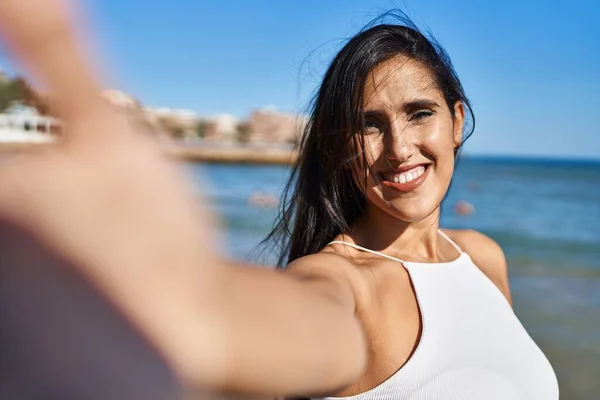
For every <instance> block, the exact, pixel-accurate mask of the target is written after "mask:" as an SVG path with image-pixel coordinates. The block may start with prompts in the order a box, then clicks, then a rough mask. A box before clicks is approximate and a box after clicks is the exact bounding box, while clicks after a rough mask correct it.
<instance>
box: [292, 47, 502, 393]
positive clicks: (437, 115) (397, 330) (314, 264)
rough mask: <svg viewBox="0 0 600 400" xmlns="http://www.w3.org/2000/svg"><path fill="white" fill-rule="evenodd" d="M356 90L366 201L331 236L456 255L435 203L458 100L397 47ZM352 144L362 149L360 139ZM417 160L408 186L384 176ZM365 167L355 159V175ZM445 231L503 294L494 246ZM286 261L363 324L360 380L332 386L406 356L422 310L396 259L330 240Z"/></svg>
mask: <svg viewBox="0 0 600 400" xmlns="http://www.w3.org/2000/svg"><path fill="white" fill-rule="evenodd" d="M364 95H365V96H364V98H365V104H364V109H365V122H366V128H365V131H364V132H359V133H357V135H364V143H365V154H364V157H365V158H364V161H366V164H367V165H368V169H367V171H366V177H367V180H366V187H364V185H363V184H359V185H360V186H361V187H362V189H363V192H364V193H365V195H366V198H367V206H366V210H365V212H364V213H363V214H362V215H361V216H360V217H359V218H358V219H357V221H356V222H355V223H354V225H353V226H352V227H351V230H350V231H349V232H346V233H344V234H342V235H339V236H338V237H336V238H335V240H344V241H346V242H350V243H355V244H358V245H360V246H363V247H367V248H370V249H372V250H377V251H381V252H383V253H385V254H387V255H392V256H396V257H397V258H400V259H402V260H406V261H418V262H426V263H435V262H449V261H453V260H455V259H456V258H457V257H458V256H459V254H458V252H457V250H456V249H455V248H453V247H452V246H451V245H450V244H449V243H448V242H447V241H445V240H444V239H442V238H441V237H440V235H439V234H438V232H437V230H438V228H439V217H440V203H441V202H442V199H443V198H444V196H445V194H446V192H447V190H448V188H449V185H450V181H451V178H452V175H453V173H454V163H455V159H454V155H455V149H456V148H457V147H459V146H460V145H461V142H462V130H463V124H464V114H465V111H464V107H463V105H462V103H460V102H457V103H456V104H453V105H452V111H453V112H452V111H451V109H450V108H449V106H448V104H447V102H446V101H445V99H444V97H443V95H442V92H441V91H440V89H439V88H438V86H437V85H436V83H435V81H434V79H433V76H432V75H431V73H430V72H429V70H428V69H427V68H426V67H424V66H423V65H421V64H419V63H418V62H416V61H413V60H410V59H407V58H405V57H396V58H393V59H391V60H388V61H386V62H384V63H382V64H380V65H379V66H378V67H376V68H375V69H374V70H373V71H372V72H371V74H370V75H369V77H368V80H367V83H366V85H365V88H364ZM356 152H357V154H359V155H360V153H361V152H360V149H358V148H357V150H356ZM359 159H360V160H359V161H362V158H360V157H359ZM418 165H422V166H424V167H425V172H424V173H423V174H422V175H421V176H420V177H419V178H417V179H416V180H415V181H416V182H417V185H416V187H414V188H411V187H410V185H408V186H407V184H401V185H397V184H395V183H391V182H390V181H387V179H393V178H390V177H389V175H388V174H389V173H392V172H394V171H404V170H405V169H406V168H408V167H411V166H418ZM364 172H365V171H364V170H362V169H361V168H360V167H359V171H358V175H360V176H363V173H364ZM361 181H362V182H364V180H362V179H361V178H360V177H359V178H357V182H361ZM413 186H414V185H413ZM398 187H400V188H401V189H407V188H408V189H411V190H398ZM444 232H445V233H446V234H448V235H449V236H450V237H451V238H452V239H453V240H454V241H455V242H457V243H458V244H459V246H461V248H462V249H463V250H465V251H467V252H468V253H469V255H470V256H471V258H472V259H473V260H474V262H475V263H476V264H477V265H478V266H479V268H481V270H482V271H483V272H484V273H486V274H487V275H488V277H490V279H491V280H492V281H493V282H494V283H495V284H496V285H497V286H498V288H499V289H500V290H501V291H502V292H503V293H504V295H505V296H506V297H507V298H508V299H510V294H509V290H508V283H507V278H506V264H505V261H504V255H503V253H502V250H501V249H500V248H499V246H498V245H497V244H496V243H495V242H493V241H492V240H491V239H489V238H488V237H486V236H484V235H482V234H480V233H477V232H474V231H449V230H444ZM319 264H320V265H321V267H319ZM325 265H326V266H325ZM289 271H290V272H291V273H295V274H298V275H300V276H303V277H305V278H306V277H309V278H313V279H315V278H320V279H321V280H322V281H323V282H322V285H323V287H324V289H323V290H327V292H328V293H329V294H330V296H332V297H333V298H334V299H336V300H338V301H339V302H341V303H343V302H346V303H349V304H352V305H353V306H354V309H355V313H356V315H357V316H358V318H359V320H360V321H361V324H362V326H363V329H364V331H365V335H366V338H367V343H368V359H367V368H366V370H365V372H364V374H363V375H362V376H361V377H360V379H359V380H357V381H356V382H355V383H354V384H352V385H351V386H349V387H346V388H343V389H341V390H340V391H338V392H337V393H334V395H336V396H350V395H355V394H359V393H363V392H365V391H367V390H369V389H372V388H374V387H375V386H377V385H379V384H380V383H382V382H383V381H385V380H386V379H387V378H389V377H390V376H391V375H392V374H394V373H395V372H396V371H397V370H398V369H400V368H402V367H403V366H404V364H405V363H406V362H407V361H408V360H409V359H410V357H411V355H412V353H413V351H414V350H415V348H416V347H417V345H418V342H419V339H420V334H421V317H420V312H419V307H418V304H417V301H416V298H415V293H414V289H413V287H412V283H411V280H410V277H409V275H408V273H407V271H406V270H405V269H404V268H403V267H402V265H401V264H400V263H398V262H395V261H392V260H387V259H385V258H382V257H376V256H373V255H372V254H368V253H364V252H359V251H356V250H354V249H352V248H349V247H347V246H343V245H339V244H335V245H330V246H326V247H325V248H324V249H323V250H322V251H321V252H320V253H319V254H316V255H313V256H308V257H303V258H301V259H299V260H297V261H295V262H294V263H292V264H291V266H290V267H289ZM325 282H328V287H327V288H326V289H325V287H326V285H325ZM348 299H350V300H348Z"/></svg>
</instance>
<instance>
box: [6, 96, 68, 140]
mask: <svg viewBox="0 0 600 400" xmlns="http://www.w3.org/2000/svg"><path fill="white" fill-rule="evenodd" d="M61 132H62V123H61V122H60V121H59V120H57V119H55V118H52V117H46V116H42V115H39V114H38V112H37V110H35V109H34V108H31V107H26V106H23V105H15V106H12V107H10V108H9V109H7V110H5V111H4V113H2V114H0V143H48V142H52V141H54V140H55V136H54V135H53V133H61Z"/></svg>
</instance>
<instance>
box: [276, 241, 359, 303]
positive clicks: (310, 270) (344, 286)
mask: <svg viewBox="0 0 600 400" xmlns="http://www.w3.org/2000/svg"><path fill="white" fill-rule="evenodd" d="M284 272H285V273H288V274H290V275H291V276H293V277H294V278H296V279H299V280H301V281H303V282H305V283H307V284H309V285H311V286H312V287H313V288H314V289H315V290H317V291H319V292H321V294H323V295H325V296H326V297H328V298H331V299H332V300H334V301H336V302H339V303H342V304H344V305H346V306H348V307H352V309H353V310H354V308H355V306H356V289H357V284H358V279H357V271H356V268H355V267H354V265H353V264H352V263H351V262H350V261H349V260H348V259H347V258H345V257H343V256H341V255H339V254H336V253H334V252H328V251H322V252H320V253H316V254H311V255H308V256H304V257H301V258H299V259H297V260H294V261H293V262H291V263H290V264H289V265H288V266H287V267H286V268H285V269H284Z"/></svg>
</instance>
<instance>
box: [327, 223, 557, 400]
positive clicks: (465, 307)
mask: <svg viewBox="0 0 600 400" xmlns="http://www.w3.org/2000/svg"><path fill="white" fill-rule="evenodd" d="M439 233H440V235H441V236H443V237H444V238H445V239H446V240H448V241H449V242H450V243H451V244H452V245H453V246H454V247H455V248H456V249H457V250H458V252H459V253H460V255H459V257H458V258H457V259H456V260H454V261H451V262H445V263H416V262H408V261H402V260H399V259H397V258H395V257H392V256H388V255H387V254H383V253H380V252H377V251H373V250H370V249H367V248H364V247H361V246H357V245H355V244H352V243H347V242H342V241H334V242H331V244H333V243H339V244H343V245H346V246H350V247H353V248H355V249H357V250H360V251H365V252H369V253H372V254H376V255H379V256H381V257H385V258H387V259H390V260H394V261H397V262H399V263H401V264H403V265H404V267H405V268H406V270H407V271H408V273H409V276H410V278H411V280H412V283H413V286H414V290H415V293H416V297H417V303H418V305H419V309H420V312H421V318H422V333H421V338H420V341H419V343H418V344H417V348H416V350H415V351H414V353H413V355H412V357H411V358H410V359H409V360H408V361H407V362H406V364H405V365H404V366H403V367H402V368H400V369H399V370H398V371H397V372H396V373H394V374H393V375H392V376H391V377H390V378H388V379H387V380H386V381H384V382H383V383H381V384H380V385H378V386H377V387H375V388H373V389H371V390H369V391H367V392H364V393H361V394H358V395H355V396H350V397H327V398H326V399H352V400H388V399H389V400H391V399H402V400H442V399H444V400H445V399H452V400H556V399H558V382H557V380H556V375H555V374H554V371H553V369H552V366H551V365H550V363H549V362H548V360H547V358H546V357H545V356H544V354H543V353H542V351H541V350H540V349H539V347H538V346H537V345H536V344H535V342H534V341H533V340H532V339H531V337H530V336H529V334H528V333H527V332H526V331H525V328H524V327H523V325H521V323H520V321H519V320H518V318H517V316H516V315H515V314H514V312H513V310H512V308H511V306H510V304H509V303H508V301H507V300H506V298H505V297H504V295H503V294H502V293H501V292H500V290H498V288H497V287H496V286H495V285H494V283H492V281H490V280H489V279H488V278H487V276H486V275H485V274H484V273H483V272H481V270H480V269H479V268H478V267H477V266H476V265H475V264H474V263H473V261H472V260H471V258H470V257H469V255H468V254H467V253H465V252H463V251H462V250H461V249H460V247H458V245H456V243H454V242H453V241H452V240H450V238H449V237H448V236H446V234H444V233H443V232H442V231H439Z"/></svg>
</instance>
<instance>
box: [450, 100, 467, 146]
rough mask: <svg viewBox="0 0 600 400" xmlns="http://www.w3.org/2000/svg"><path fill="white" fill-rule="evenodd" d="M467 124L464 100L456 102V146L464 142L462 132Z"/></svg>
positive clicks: (454, 125)
mask: <svg viewBox="0 0 600 400" xmlns="http://www.w3.org/2000/svg"><path fill="white" fill-rule="evenodd" d="M464 124H465V106H464V105H463V103H462V101H457V102H456V104H454V124H453V127H454V146H455V147H458V146H460V145H461V143H462V132H463V126H464Z"/></svg>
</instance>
